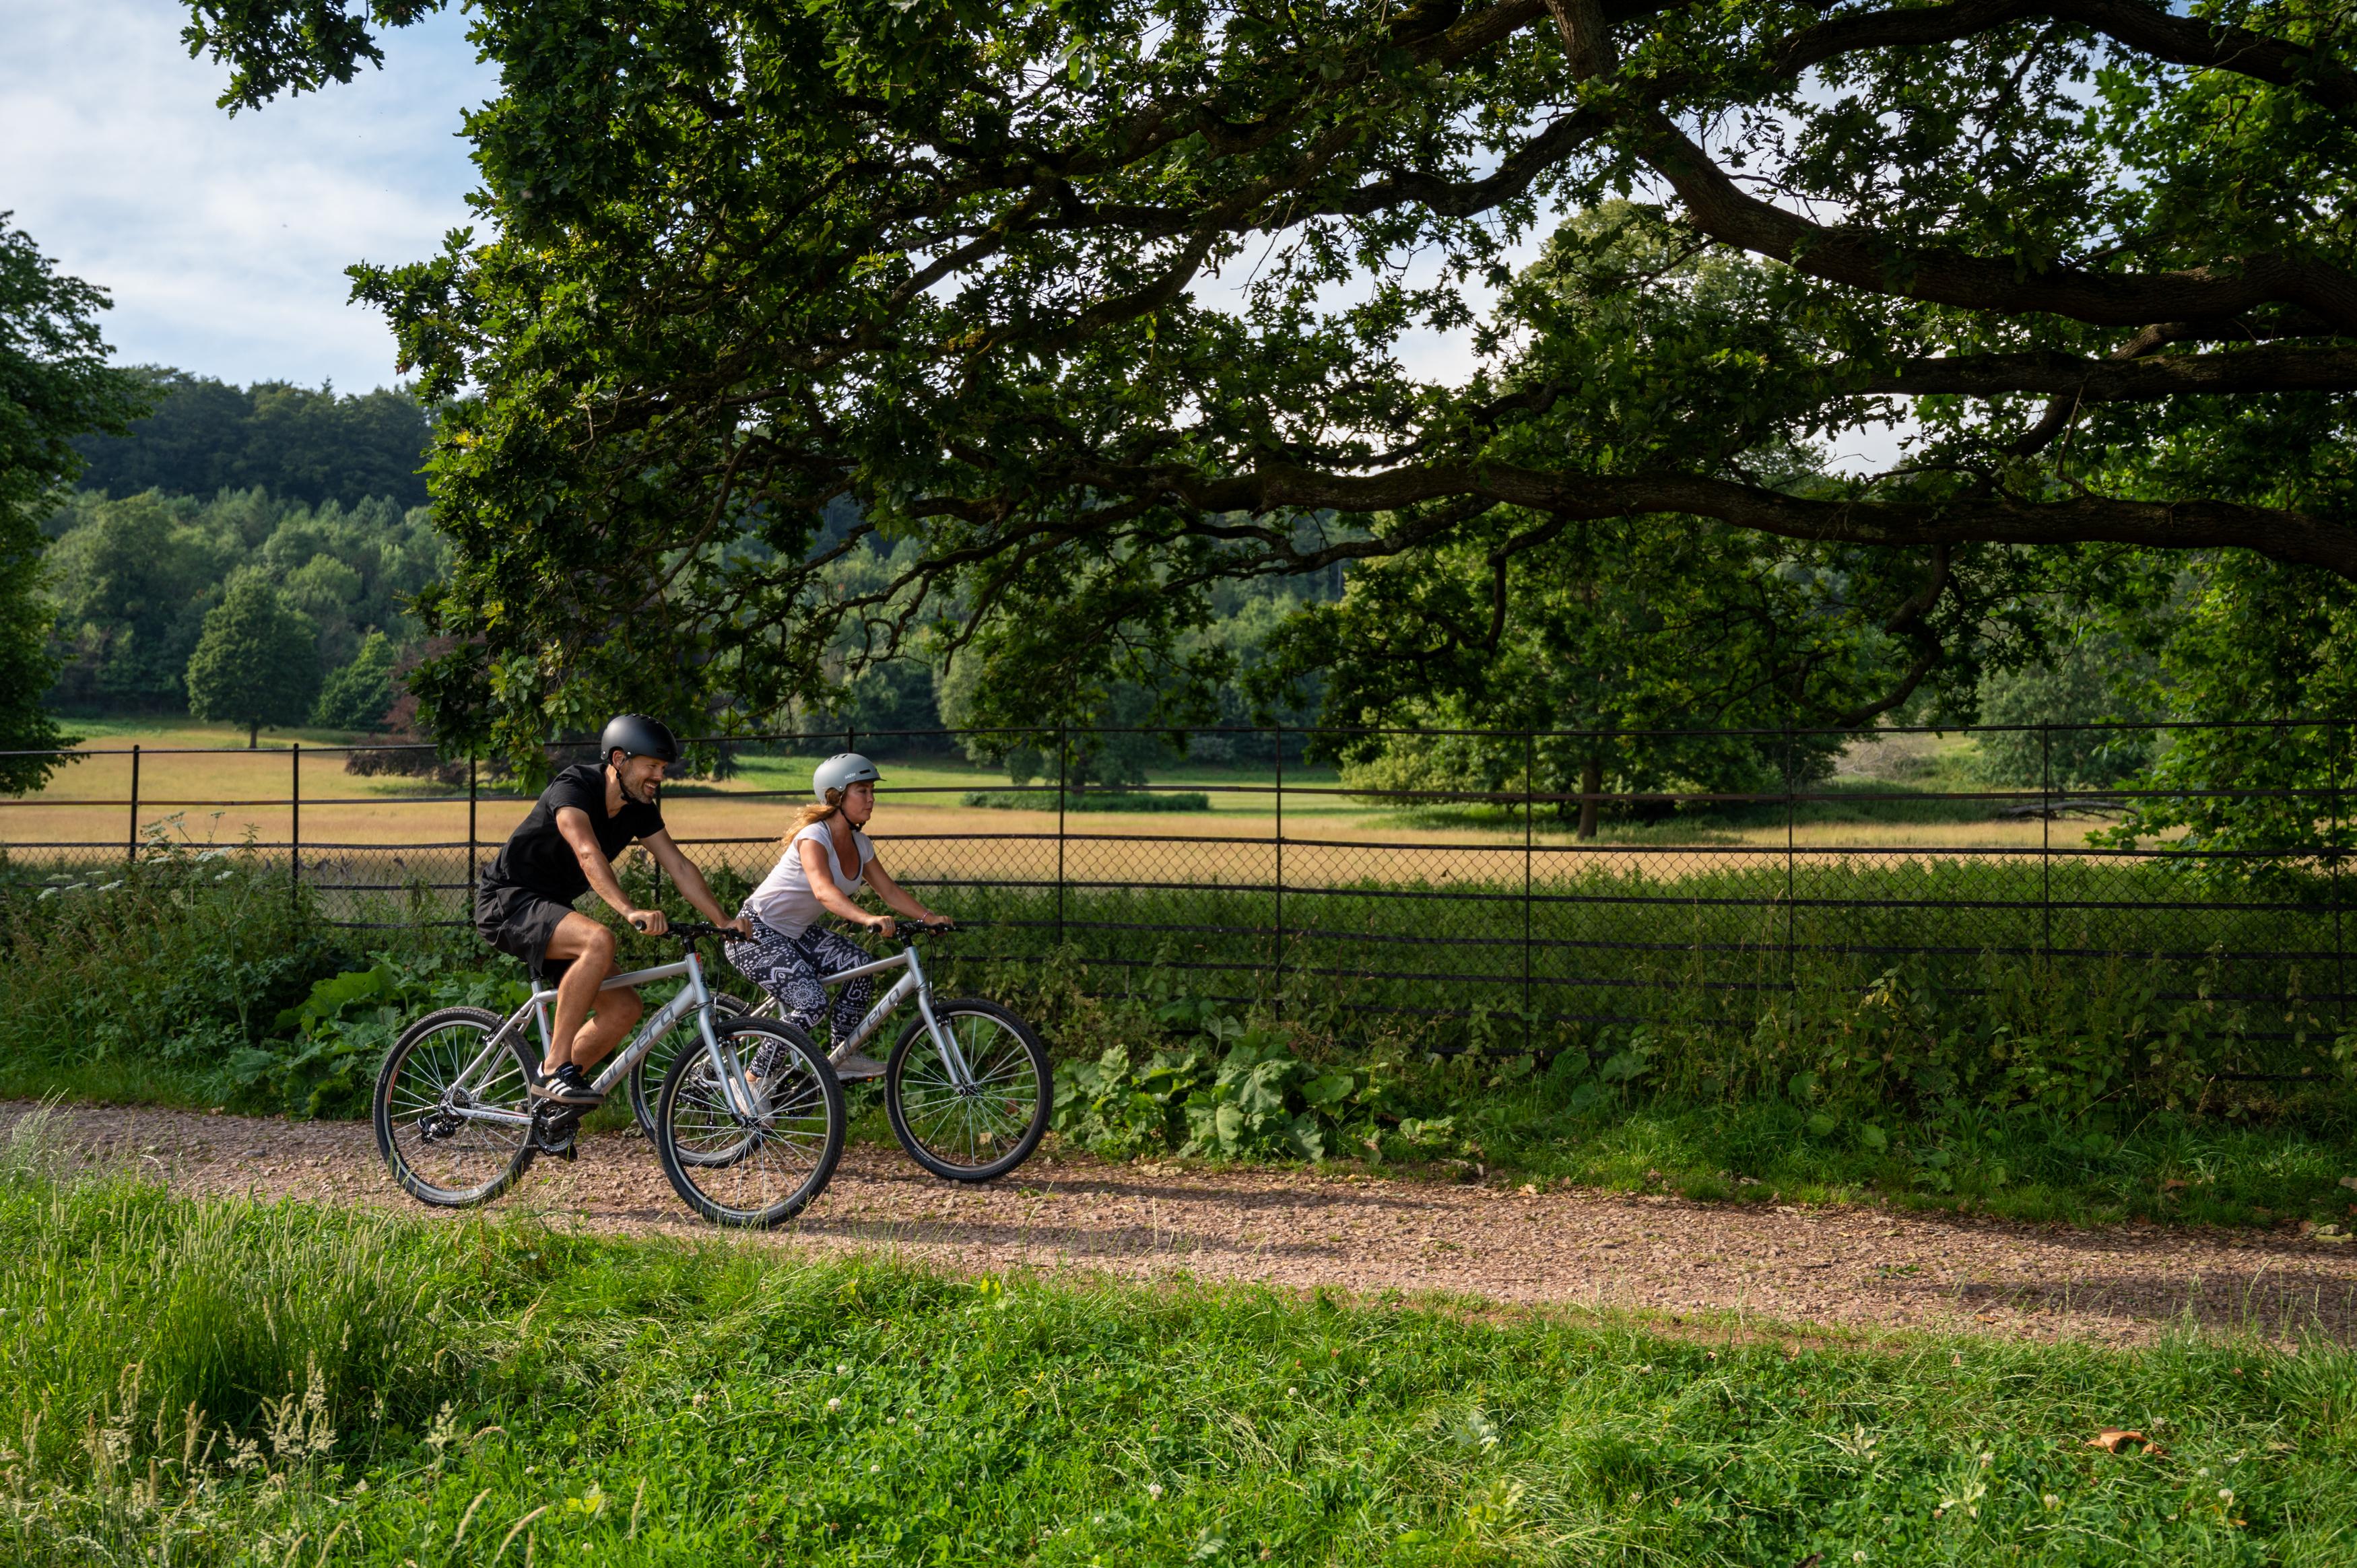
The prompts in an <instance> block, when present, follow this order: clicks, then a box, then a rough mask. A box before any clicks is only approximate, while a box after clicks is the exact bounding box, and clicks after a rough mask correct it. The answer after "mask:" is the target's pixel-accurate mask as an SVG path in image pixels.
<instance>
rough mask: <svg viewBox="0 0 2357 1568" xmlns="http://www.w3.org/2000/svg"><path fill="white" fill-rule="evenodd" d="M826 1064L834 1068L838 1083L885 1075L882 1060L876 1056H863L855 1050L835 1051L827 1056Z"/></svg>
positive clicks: (854, 1081) (855, 1081)
mask: <svg viewBox="0 0 2357 1568" xmlns="http://www.w3.org/2000/svg"><path fill="white" fill-rule="evenodd" d="M826 1065H827V1066H829V1067H831V1068H833V1069H834V1078H835V1081H836V1082H837V1083H857V1082H859V1081H860V1080H861V1079H870V1078H882V1077H883V1076H884V1064H883V1063H882V1062H879V1061H877V1059H876V1058H874V1057H865V1056H861V1055H860V1054H859V1053H858V1052H857V1051H854V1050H841V1051H837V1052H835V1053H834V1055H833V1056H831V1057H829V1058H826Z"/></svg>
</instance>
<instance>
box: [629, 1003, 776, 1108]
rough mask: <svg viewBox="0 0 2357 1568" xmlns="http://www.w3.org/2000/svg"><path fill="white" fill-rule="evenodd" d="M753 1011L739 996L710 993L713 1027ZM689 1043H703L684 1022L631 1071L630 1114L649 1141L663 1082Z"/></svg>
mask: <svg viewBox="0 0 2357 1568" xmlns="http://www.w3.org/2000/svg"><path fill="white" fill-rule="evenodd" d="M752 1010H753V1007H752V1004H750V1003H748V1002H747V1001H746V1000H745V999H744V998H743V997H741V996H732V995H730V994H729V993H727V992H726V991H716V992H714V993H712V1016H713V1021H714V1022H715V1023H718V1022H719V1021H720V1020H721V1019H723V1018H734V1017H736V1016H737V1015H740V1014H744V1013H750V1012H751V1011H752ZM690 1040H693V1041H694V1042H695V1043H696V1044H697V1045H699V1046H701V1045H702V1044H703V1043H704V1041H703V1037H702V1036H699V1035H698V1034H697V1033H696V1032H695V1030H694V1027H693V1026H692V1025H691V1024H690V1023H686V1022H683V1023H681V1024H680V1025H678V1026H675V1027H674V1028H673V1030H672V1032H671V1033H670V1034H668V1035H665V1036H663V1037H662V1039H660V1040H657V1041H656V1042H655V1043H654V1046H653V1048H651V1050H649V1051H648V1052H647V1054H646V1055H645V1056H642V1057H640V1058H639V1060H638V1065H636V1066H635V1067H633V1068H631V1069H630V1114H631V1115H633V1116H635V1117H637V1118H638V1122H639V1131H640V1132H641V1133H645V1134H646V1135H647V1136H648V1137H650V1138H651V1137H653V1136H654V1135H655V1101H657V1100H659V1099H661V1098H662V1086H663V1078H664V1076H665V1075H666V1074H668V1073H669V1072H670V1071H671V1064H672V1058H674V1057H676V1056H678V1055H679V1053H680V1050H681V1048H682V1047H683V1044H684V1043H685V1042H687V1041H690Z"/></svg>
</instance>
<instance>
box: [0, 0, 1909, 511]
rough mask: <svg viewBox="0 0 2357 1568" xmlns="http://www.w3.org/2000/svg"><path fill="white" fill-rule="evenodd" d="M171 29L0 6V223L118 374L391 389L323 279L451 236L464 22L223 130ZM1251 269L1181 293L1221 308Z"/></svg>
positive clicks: (115, 6)
mask: <svg viewBox="0 0 2357 1568" xmlns="http://www.w3.org/2000/svg"><path fill="white" fill-rule="evenodd" d="M186 20H187V12H186V10H185V9H184V7H183V6H182V5H181V4H179V0H63V3H60V0H0V149H5V156H0V211H8V210H10V209H13V210H14V216H13V217H12V218H11V219H10V220H9V221H10V222H12V223H13V224H14V225H15V226H16V227H17V228H19V229H22V230H24V231H26V232H27V233H29V234H31V235H32V237H33V241H34V242H35V243H36V244H37V245H38V246H39V247H40V249H41V251H42V252H43V253H45V254H47V255H48V256H49V257H50V258H52V259H53V260H54V261H55V262H56V263H58V265H59V268H60V270H62V271H64V272H66V273H69V274H72V275H74V276H76V277H80V278H83V279H86V280H88V281H89V282H91V283H94V284H97V285H100V286H101V287H102V288H104V289H106V290H107V291H108V292H109V293H110V294H111V295H112V296H113V301H114V307H113V310H112V311H110V312H109V313H108V314H107V317H105V320H104V330H105V333H106V337H107V340H108V341H109V342H110V343H111V344H113V347H114V349H115V350H116V362H117V363H118V364H126V365H142V364H147V365H169V366H173V367H176V368H178V369H180V370H183V371H191V372H194V373H197V374H199V375H209V376H215V377H219V378H220V379H221V380H223V381H232V382H236V383H238V384H241V385H243V384H248V383H251V382H253V381H294V382H296V383H298V384H301V385H304V386H318V385H321V384H323V383H328V384H332V385H333V386H334V387H335V388H336V389H337V390H338V391H339V392H366V391H369V390H370V389H371V388H374V387H379V386H386V385H391V384H393V381H395V380H397V379H398V378H397V371H396V366H395V363H394V359H393V336H392V334H391V333H390V332H389V331H388V330H387V329H386V328H385V325H384V322H383V319H382V317H380V316H379V315H378V314H377V313H376V312H375V311H373V310H371V309H369V308H368V307H366V306H357V305H351V304H348V303H347V302H346V296H347V295H348V294H349V292H350V282H349V280H347V279H346V278H345V276H344V268H346V267H347V266H350V264H351V263H354V262H359V261H368V262H374V263H402V262H411V261H419V260H423V259H424V258H425V257H427V256H430V255H432V254H434V253H435V252H436V251H438V250H439V249H440V248H441V242H442V236H443V235H444V233H445V232H446V231H448V230H449V229H451V228H453V227H456V226H459V225H462V224H466V223H468V222H469V221H470V220H471V215H470V214H469V212H468V209H467V206H466V195H467V192H468V189H470V188H472V186H473V184H474V167H473V165H472V164H470V163H469V162H468V156H467V151H468V148H467V144H466V142H465V141H464V139H463V138H462V137H461V136H460V135H459V121H460V115H461V113H462V112H463V111H465V110H466V109H468V108H471V107H473V106H475V105H477V104H479V103H481V102H485V101H486V100H488V99H489V98H490V97H491V96H492V95H493V93H494V92H495V91H497V88H498V81H497V75H496V73H495V72H494V71H493V70H491V69H490V67H488V66H485V65H483V64H482V63H480V62H479V61H478V60H477V59H475V51H474V48H473V47H472V46H471V45H469V44H468V42H467V38H466V29H467V23H466V19H465V17H464V16H462V15H460V14H459V13H458V11H457V7H456V6H453V7H452V8H451V9H450V10H449V11H446V12H444V13H442V14H440V15H438V16H432V17H429V18H427V19H426V20H425V22H423V23H421V24H419V25H418V26H416V27H407V28H403V29H400V30H398V31H395V32H392V33H389V34H386V35H384V37H383V38H382V39H381V44H382V48H383V49H384V53H385V61H384V66H383V69H382V70H374V69H369V70H362V71H361V74H360V75H359V76H358V77H357V78H355V79H354V80H353V81H351V82H350V83H349V84H347V85H343V86H330V87H328V88H327V89H326V90H325V91H320V92H317V93H310V94H306V95H304V96H302V97H299V98H282V99H280V100H279V101H277V102H273V103H270V104H267V105H265V106H264V107H263V108H261V109H259V110H247V111H244V112H242V113H239V114H236V115H234V116H232V115H231V114H229V113H226V112H225V111H222V110H221V109H218V108H215V107H214V104H213V101H214V99H215V98H216V97H218V96H219V95H220V93H221V89H222V88H223V87H224V86H225V85H226V84H227V81H228V74H229V73H228V70H227V69H226V68H225V67H222V66H219V65H215V64H213V63H212V62H211V61H210V60H203V59H189V58H188V50H187V48H186V47H185V46H183V45H182V44H181V42H180V28H181V27H182V26H183V25H185V23H186ZM1536 250H1537V242H1536V240H1535V238H1534V239H1533V240H1532V241H1531V242H1528V243H1526V244H1525V245H1524V246H1523V247H1522V250H1521V253H1519V254H1518V255H1517V257H1516V259H1517V261H1518V262H1519V261H1527V260H1528V259H1529V257H1530V256H1531V255H1534V254H1535V253H1536ZM1419 270H1420V269H1418V268H1416V267H1413V266H1412V267H1411V272H1412V273H1413V272H1417V271H1419ZM1421 270H1428V269H1421ZM1250 271H1251V269H1250V268H1249V267H1246V268H1243V269H1241V270H1239V271H1238V272H1237V273H1236V274H1234V275H1233V276H1232V277H1230V278H1227V279H1224V280H1206V281H1205V283H1204V284H1203V285H1201V286H1200V287H1199V289H1198V291H1197V292H1198V293H1199V294H1200V295H1202V296H1203V297H1204V299H1205V303H1207V304H1212V305H1232V303H1233V296H1234V295H1235V293H1236V291H1237V289H1238V286H1239V285H1241V283H1242V282H1243V278H1244V277H1245V276H1247V275H1249V273H1250ZM1222 296H1227V297H1222ZM1400 352H1401V357H1402V359H1403V360H1404V361H1405V364H1406V367H1407V369H1408V370H1409V371H1411V373H1414V374H1416V375H1419V376H1425V377H1430V378H1434V379H1437V380H1443V381H1459V380H1461V379H1462V378H1463V377H1464V376H1466V375H1467V374H1468V373H1469V372H1470V371H1471V370H1472V369H1473V363H1474V361H1473V355H1472V353H1471V351H1470V342H1469V338H1468V336H1467V335H1461V334H1453V335H1449V336H1448V337H1443V336H1441V335H1438V334H1431V333H1412V334H1410V335H1409V336H1408V337H1407V338H1405V340H1404V341H1403V342H1402V343H1401V344H1400ZM1895 446H1896V443H1895V440H1894V438H1893V437H1892V436H1890V435H1887V434H1882V433H1871V434H1852V435H1849V436H1848V437H1846V440H1845V441H1844V443H1843V446H1842V450H1840V451H1838V452H1837V453H1836V454H1835V466H1836V467H1841V468H1846V469H1852V470H1857V469H1871V468H1879V467H1885V466H1887V465H1888V464H1889V462H1891V461H1892V460H1893V459H1894V458H1895V456H1896V455H1897V454H1896V450H1895Z"/></svg>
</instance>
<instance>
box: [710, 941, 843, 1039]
mask: <svg viewBox="0 0 2357 1568" xmlns="http://www.w3.org/2000/svg"><path fill="white" fill-rule="evenodd" d="M724 951H725V952H726V954H727V955H728V961H729V962H730V963H732V964H734V965H735V966H736V968H737V972H738V973H739V974H742V975H743V976H744V977H745V978H746V979H748V980H749V981H751V982H752V983H754V984H756V985H758V986H759V987H760V988H761V989H762V990H764V991H766V992H768V993H770V995H772V996H774V997H776V998H777V999H778V1004H779V1006H780V1008H781V1009H782V1010H783V1011H784V1013H785V1015H786V1018H787V1021H788V1022H790V1023H793V1024H798V1025H800V1026H802V1028H804V1029H806V1030H812V1031H815V1030H816V1029H817V1028H818V1021H819V1018H820V1016H821V1015H831V1016H832V1018H833V1019H834V1040H835V1042H836V1043H837V1044H841V1043H842V1042H843V1041H845V1040H847V1039H849V1038H851V1036H852V1033H853V1031H855V1030H856V1029H857V1028H858V1027H859V1021H860V1020H861V1019H862V1018H865V1017H866V1016H867V1003H868V998H869V997H870V996H872V995H873V994H874V993H875V991H876V980H875V977H874V976H873V975H866V974H863V975H861V976H860V977H859V978H858V979H857V980H851V981H845V983H843V984H841V985H839V986H837V987H836V988H835V992H834V1004H833V1005H832V1006H830V1005H829V1004H828V1002H827V995H826V987H824V986H823V985H821V984H820V983H819V976H821V975H823V974H834V973H835V972H837V971H840V970H845V969H856V968H857V967H858V966H859V965H861V964H863V963H869V962H872V961H873V960H872V959H871V957H870V956H869V955H868V954H867V953H866V952H864V951H862V950H860V949H859V947H858V946H857V945H856V944H855V943H854V942H853V941H852V940H851V939H850V938H848V937H846V936H844V935H843V934H841V933H840V932H837V931H829V930H822V929H819V928H818V927H816V926H813V927H812V928H811V929H808V930H806V931H804V932H803V933H802V935H801V936H798V937H789V936H786V935H784V934H783V933H781V932H779V931H776V930H772V929H770V928H769V927H768V926H765V925H763V924H762V923H761V922H760V921H759V920H756V921H754V922H753V937H752V940H750V941H745V940H737V941H733V942H730V943H729V944H727V946H726V948H725V949H724Z"/></svg>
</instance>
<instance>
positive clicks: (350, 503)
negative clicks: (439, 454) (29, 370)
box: [73, 366, 433, 510]
mask: <svg viewBox="0 0 2357 1568" xmlns="http://www.w3.org/2000/svg"><path fill="white" fill-rule="evenodd" d="M125 373H126V374H127V375H129V376H131V377H134V378H135V379H136V380H137V381H140V382H141V383H142V384H143V385H144V386H145V388H146V390H147V393H148V396H149V398H150V399H151V401H152V405H153V410H154V412H152V413H149V414H148V415H147V416H146V417H145V418H144V419H139V420H135V421H134V422H132V424H131V426H130V428H129V430H128V431H127V432H126V433H125V434H124V435H83V436H81V437H80V438H78V439H77V440H76V441H75V442H74V443H73V446H74V450H75V451H76V452H78V453H80V454H81V458H82V461H83V465H84V467H83V469H82V473H81V480H80V484H81V488H82V489H94V490H103V491H105V492H106V493H107V494H109V495H113V496H126V495H136V494H138V493H139V492H141V491H143V490H161V491H163V492H164V493H165V494H167V495H175V496H205V497H211V496H214V495H217V494H219V493H220V492H221V491H222V490H245V489H264V490H267V491H269V492H270V494H271V495H273V496H274V497H276V498H277V499H280V500H285V501H296V502H300V503H301V504H303V505H305V506H311V507H318V506H325V505H326V504H327V503H328V502H329V501H333V502H335V503H336V504H338V505H339V506H343V507H356V506H358V505H360V503H361V502H362V501H364V500H369V499H385V500H389V501H391V502H392V503H393V505H394V506H395V507H396V508H398V509H401V510H408V509H409V508H411V507H420V506H424V505H425V476H424V475H423V474H421V473H419V472H418V467H419V465H420V464H421V463H423V462H424V460H425V449H426V446H427V444H428V442H429V441H430V440H431V439H432V436H433V432H432V429H431V427H430V425H429V424H427V422H426V417H425V411H424V410H423V409H421V408H420V407H419V406H418V404H417V400H416V399H414V398H413V397H411V396H410V395H409V394H408V393H407V392H403V391H398V390H395V391H386V390H384V389H382V388H380V389H378V390H377V391H375V392H361V393H358V394H355V395H344V394H339V393H338V392H336V391H335V390H334V389H333V388H331V387H326V386H323V387H320V388H319V389H318V390H317V391H316V392H315V391H312V390H310V389H308V388H306V387H298V386H293V385H289V384H288V383H286V382H285V381H256V382H254V383H253V385H252V386H250V387H237V386H231V385H230V384H228V383H227V382H224V381H215V380H214V379H213V378H211V377H210V376H196V375H190V374H188V372H187V371H175V370H169V369H165V368H162V367H157V366H143V367H141V368H140V369H137V370H135V371H128V372H125Z"/></svg>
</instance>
